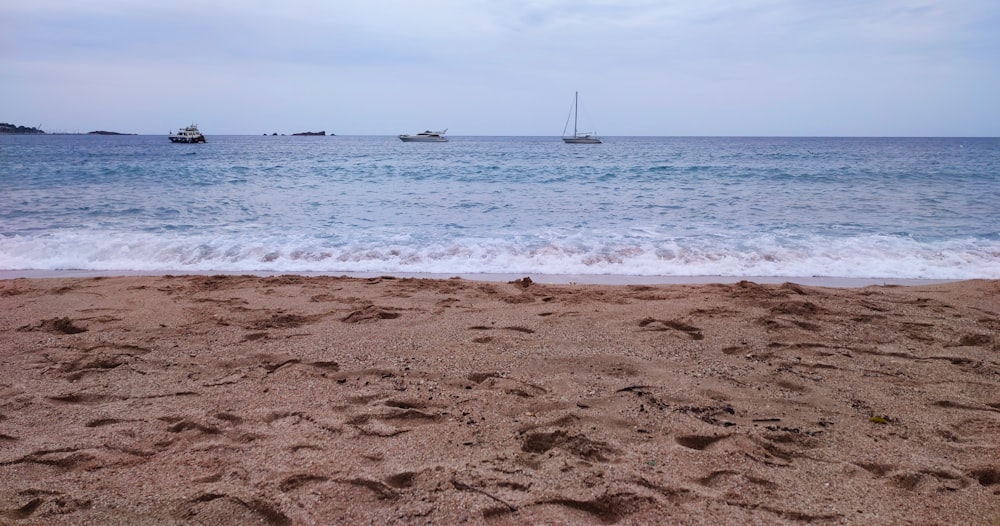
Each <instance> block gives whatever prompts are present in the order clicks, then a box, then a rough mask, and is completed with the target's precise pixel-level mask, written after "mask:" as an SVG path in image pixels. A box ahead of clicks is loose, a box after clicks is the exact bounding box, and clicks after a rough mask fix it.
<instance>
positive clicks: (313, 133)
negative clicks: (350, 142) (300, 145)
mask: <svg viewBox="0 0 1000 526" xmlns="http://www.w3.org/2000/svg"><path fill="white" fill-rule="evenodd" d="M292 135H318V136H325V135H326V130H323V131H318V132H299V133H293V134H292Z"/></svg>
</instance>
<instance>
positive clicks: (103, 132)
mask: <svg viewBox="0 0 1000 526" xmlns="http://www.w3.org/2000/svg"><path fill="white" fill-rule="evenodd" d="M87 135H135V134H134V133H118V132H113V131H104V130H97V131H92V132H87Z"/></svg>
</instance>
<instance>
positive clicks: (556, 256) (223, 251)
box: [0, 231, 1000, 279]
mask: <svg viewBox="0 0 1000 526" xmlns="http://www.w3.org/2000/svg"><path fill="white" fill-rule="evenodd" d="M998 258H1000V242H987V241H983V240H949V241H944V242H940V243H936V244H932V243H924V244H921V243H917V242H915V241H913V240H911V239H905V238H892V237H887V236H864V237H860V238H840V239H829V238H820V237H816V238H812V239H804V240H803V239H798V240H796V242H795V244H794V245H790V244H782V243H781V242H780V241H779V240H777V239H775V238H774V237H773V236H763V237H761V238H759V239H744V240H741V242H740V244H739V246H734V245H733V244H732V243H730V242H728V241H727V240H723V239H711V240H706V239H697V240H669V241H661V242H650V241H649V240H646V241H644V242H642V243H640V244H623V243H619V242H615V243H609V242H607V241H606V240H600V239H590V240H583V239H574V240H572V241H570V242H560V241H550V242H547V243H543V244H539V243H533V244H530V245H525V244H518V243H517V242H512V241H510V240H503V239H451V240H448V241H447V242H443V243H433V244H405V243H401V242H399V241H398V240H386V241H385V242H382V243H374V242H371V241H368V242H366V243H353V244H352V243H344V244H339V245H333V244H329V243H327V242H325V241H324V240H322V239H309V238H287V237H282V238H279V237H274V238H269V239H260V238H253V237H248V236H242V237H232V238H225V237H219V236H164V235H150V234H120V233H97V232H92V231H90V232H68V233H52V234H46V235H44V236H37V237H27V236H23V235H19V236H13V237H4V238H0V269H39V270H69V269H76V270H97V271H103V270H109V271H164V270H174V271H179V272H192V271H197V272H212V271H221V272H322V273H338V272H377V273H394V272H405V273H438V274H449V273H450V274H481V273H486V274H498V273H511V272H513V273H524V274H575V275H603V274H613V275H623V276H630V275H631V276H700V275H715V276H803V277H809V276H836V277H849V278H869V277H883V278H900V279H970V278H991V279H997V278H1000V266H998V265H997V261H998Z"/></svg>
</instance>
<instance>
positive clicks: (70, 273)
mask: <svg viewBox="0 0 1000 526" xmlns="http://www.w3.org/2000/svg"><path fill="white" fill-rule="evenodd" d="M162 276H256V277H274V276H302V277H349V278H377V277H380V276H389V277H394V278H399V279H406V278H413V279H452V278H460V279H464V280H469V281H487V282H500V283H506V282H511V281H514V280H517V279H522V278H525V277H529V278H531V280H532V281H534V282H536V283H544V284H549V285H708V284H713V283H715V284H732V283H739V282H740V281H750V282H753V283H759V284H782V283H795V284H798V285H808V286H815V287H831V288H860V287H867V286H871V285H894V286H917V285H937V284H942V283H957V282H961V281H970V280H974V279H985V280H990V279H993V278H968V279H925V278H878V277H872V278H850V277H835V276H636V275H622V274H531V273H519V274H516V273H474V274H463V273H459V274H444V273H432V272H280V271H247V272H241V271H176V270H174V271H167V270H160V271H106V270H0V281H2V280H12V279H48V278H98V277H100V278H113V277H162Z"/></svg>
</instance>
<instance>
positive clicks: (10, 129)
mask: <svg viewBox="0 0 1000 526" xmlns="http://www.w3.org/2000/svg"><path fill="white" fill-rule="evenodd" d="M0 135H45V132H44V131H42V130H41V129H40V128H32V127H29V126H17V125H14V124H9V123H6V122H0Z"/></svg>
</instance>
